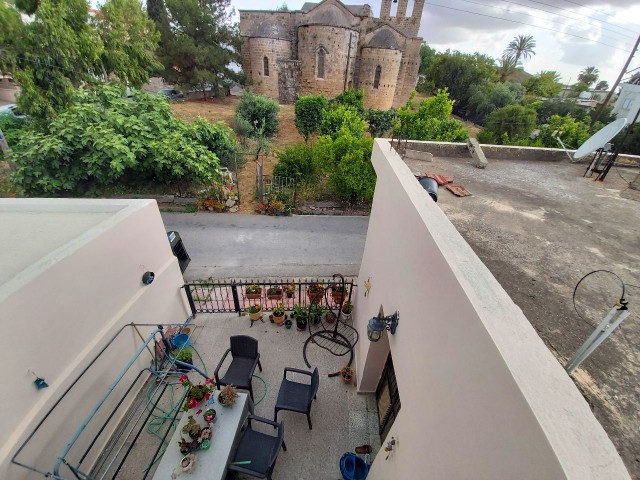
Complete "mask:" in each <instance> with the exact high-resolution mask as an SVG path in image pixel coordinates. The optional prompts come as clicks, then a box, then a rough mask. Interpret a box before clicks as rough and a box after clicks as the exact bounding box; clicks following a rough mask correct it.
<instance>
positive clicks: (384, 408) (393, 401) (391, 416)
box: [376, 354, 400, 440]
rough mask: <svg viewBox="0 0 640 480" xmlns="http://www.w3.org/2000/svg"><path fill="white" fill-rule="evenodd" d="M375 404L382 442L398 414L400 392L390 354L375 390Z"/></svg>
mask: <svg viewBox="0 0 640 480" xmlns="http://www.w3.org/2000/svg"><path fill="white" fill-rule="evenodd" d="M376 403H377V405H378V420H379V421H380V438H381V439H383V440H384V438H385V437H386V436H387V433H389V430H390V429H391V426H392V425H393V422H394V421H395V419H396V417H397V416H398V412H400V392H399V391H398V382H396V372H395V370H394V369H393V361H392V360H391V354H389V356H388V357H387V363H386V364H385V366H384V371H383V372H382V377H381V378H380V383H379V384H378V388H376Z"/></svg>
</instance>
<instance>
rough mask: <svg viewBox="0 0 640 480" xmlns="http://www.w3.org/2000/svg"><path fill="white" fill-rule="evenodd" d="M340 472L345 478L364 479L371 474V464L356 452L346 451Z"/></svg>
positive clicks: (345, 479)
mask: <svg viewBox="0 0 640 480" xmlns="http://www.w3.org/2000/svg"><path fill="white" fill-rule="evenodd" d="M340 473H341V474H342V478H343V479H344V480H364V479H365V478H367V475H368V474H369V466H368V465H367V464H366V463H365V461H364V460H363V459H361V458H360V457H358V456H357V455H356V454H354V453H345V454H344V455H342V458H341V459H340Z"/></svg>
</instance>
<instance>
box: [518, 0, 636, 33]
mask: <svg viewBox="0 0 640 480" xmlns="http://www.w3.org/2000/svg"><path fill="white" fill-rule="evenodd" d="M527 1H529V2H532V3H538V4H540V5H545V6H547V7H551V8H557V9H558V10H565V11H567V12H571V13H574V14H575V15H580V16H582V17H585V18H592V17H590V16H588V15H585V14H583V13H577V12H574V11H573V10H571V9H570V8H565V7H558V6H557V5H552V4H550V3H545V2H541V1H539V0H527ZM565 1H568V0H565ZM598 21H599V22H602V23H606V24H607V25H611V26H613V27H616V28H620V29H622V30H627V31H629V32H631V33H633V34H634V35H637V34H638V32H636V31H634V30H631V29H629V28H625V27H622V26H620V25H616V24H615V23H611V22H607V21H606V20H598Z"/></svg>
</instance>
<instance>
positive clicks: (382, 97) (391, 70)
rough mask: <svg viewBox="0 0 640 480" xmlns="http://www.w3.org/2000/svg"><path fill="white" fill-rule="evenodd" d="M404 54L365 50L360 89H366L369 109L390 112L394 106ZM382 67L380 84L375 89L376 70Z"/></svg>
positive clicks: (375, 49) (362, 57) (365, 101)
mask: <svg viewBox="0 0 640 480" xmlns="http://www.w3.org/2000/svg"><path fill="white" fill-rule="evenodd" d="M401 60H402V52H400V51H399V50H391V49H383V48H363V49H362V55H361V57H360V72H359V85H358V86H359V88H363V89H364V93H365V95H364V103H365V106H366V107H368V108H377V109H380V110H388V109H389V108H391V107H392V105H393V100H394V96H395V92H396V86H397V85H396V82H397V81H398V72H399V71H400V62H401ZM378 66H380V68H381V70H380V82H379V84H378V88H374V79H375V72H376V68H377V67H378Z"/></svg>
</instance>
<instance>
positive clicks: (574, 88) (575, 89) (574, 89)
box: [569, 82, 589, 98]
mask: <svg viewBox="0 0 640 480" xmlns="http://www.w3.org/2000/svg"><path fill="white" fill-rule="evenodd" d="M588 91H589V85H588V84H586V83H584V82H578V83H574V84H573V85H571V90H570V92H569V96H570V97H573V98H575V97H578V96H579V95H580V94H581V93H582V92H588Z"/></svg>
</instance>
